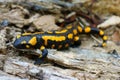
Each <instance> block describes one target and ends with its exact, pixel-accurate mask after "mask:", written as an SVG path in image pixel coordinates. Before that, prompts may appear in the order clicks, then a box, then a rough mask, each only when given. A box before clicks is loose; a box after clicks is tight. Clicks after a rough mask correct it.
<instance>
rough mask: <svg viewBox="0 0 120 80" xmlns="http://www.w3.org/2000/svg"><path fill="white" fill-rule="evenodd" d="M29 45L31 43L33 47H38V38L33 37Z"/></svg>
mask: <svg viewBox="0 0 120 80" xmlns="http://www.w3.org/2000/svg"><path fill="white" fill-rule="evenodd" d="M28 43H30V44H31V45H33V46H34V45H36V43H37V38H36V37H33V38H32V39H31V40H30V41H29V42H28Z"/></svg>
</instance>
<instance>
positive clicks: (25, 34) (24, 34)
mask: <svg viewBox="0 0 120 80" xmlns="http://www.w3.org/2000/svg"><path fill="white" fill-rule="evenodd" d="M30 34H31V33H23V34H22V36H27V35H30Z"/></svg>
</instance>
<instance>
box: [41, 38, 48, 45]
mask: <svg viewBox="0 0 120 80" xmlns="http://www.w3.org/2000/svg"><path fill="white" fill-rule="evenodd" d="M42 38H43V40H44V44H45V45H46V46H47V40H48V39H49V36H42Z"/></svg>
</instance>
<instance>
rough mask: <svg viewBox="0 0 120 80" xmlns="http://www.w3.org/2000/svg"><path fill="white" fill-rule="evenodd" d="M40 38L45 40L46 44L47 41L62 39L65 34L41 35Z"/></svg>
mask: <svg viewBox="0 0 120 80" xmlns="http://www.w3.org/2000/svg"><path fill="white" fill-rule="evenodd" d="M42 39H43V40H44V41H45V42H44V44H45V45H46V46H47V41H48V40H51V41H57V42H58V41H63V40H65V36H42Z"/></svg>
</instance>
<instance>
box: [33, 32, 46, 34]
mask: <svg viewBox="0 0 120 80" xmlns="http://www.w3.org/2000/svg"><path fill="white" fill-rule="evenodd" d="M43 33H44V32H35V33H32V34H43Z"/></svg>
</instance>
